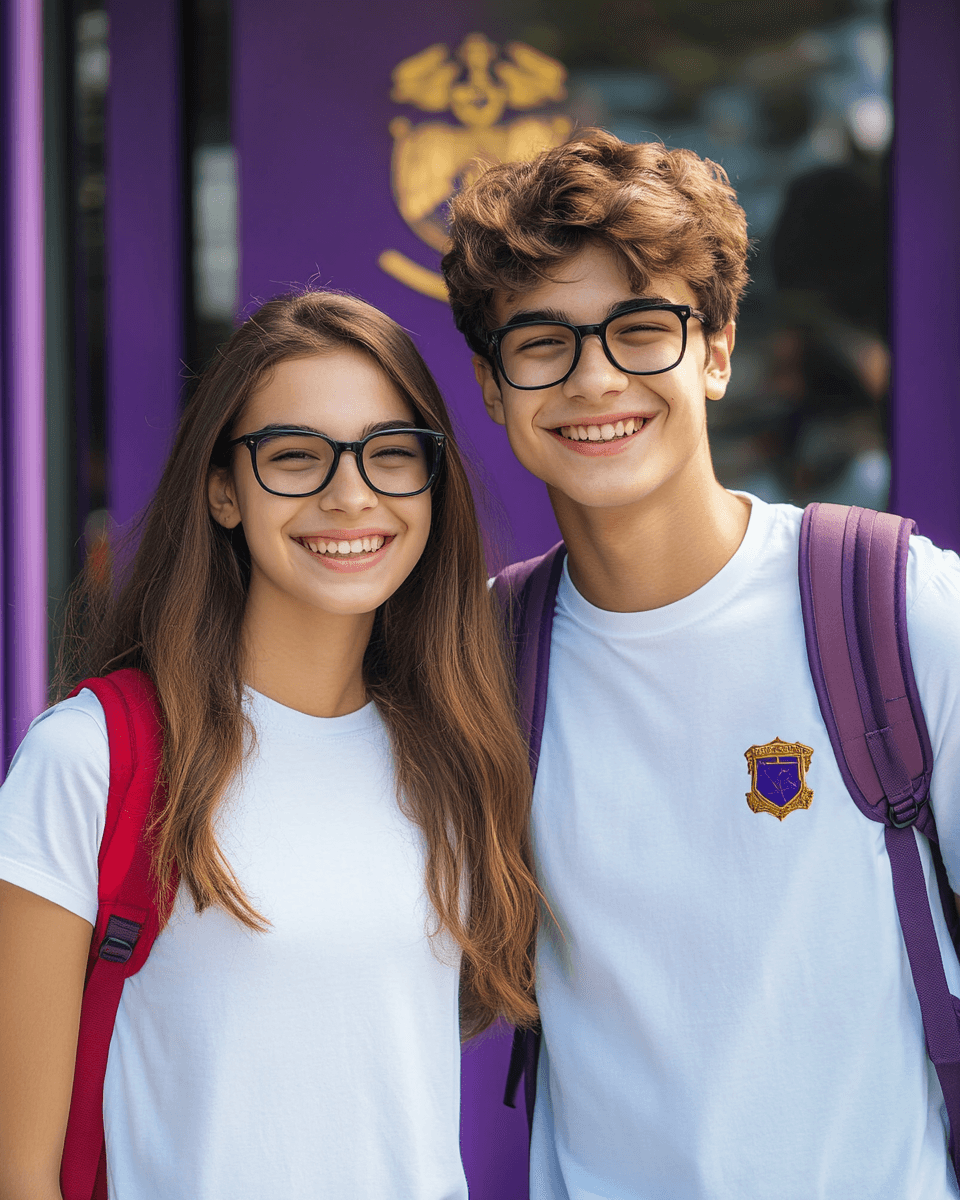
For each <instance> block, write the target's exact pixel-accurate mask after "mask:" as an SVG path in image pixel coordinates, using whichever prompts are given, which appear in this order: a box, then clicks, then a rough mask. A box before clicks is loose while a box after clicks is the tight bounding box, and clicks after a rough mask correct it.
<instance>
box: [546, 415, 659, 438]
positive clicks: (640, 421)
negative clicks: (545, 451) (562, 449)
mask: <svg viewBox="0 0 960 1200" xmlns="http://www.w3.org/2000/svg"><path fill="white" fill-rule="evenodd" d="M644 424H645V419H644V418H643V417H629V418H628V419H627V420H626V421H617V423H616V424H614V423H613V422H611V421H607V422H606V424H604V425H561V426H560V429H559V433H560V435H561V437H565V438H567V439H569V440H570V441H571V442H612V441H614V440H615V439H617V438H622V437H629V436H630V435H631V434H632V433H635V432H636V431H637V430H639V429H642V428H643V426H644Z"/></svg>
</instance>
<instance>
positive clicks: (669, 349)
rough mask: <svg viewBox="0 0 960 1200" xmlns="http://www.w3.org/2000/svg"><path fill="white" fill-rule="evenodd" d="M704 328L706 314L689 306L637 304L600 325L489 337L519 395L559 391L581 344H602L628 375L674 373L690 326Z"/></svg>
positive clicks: (506, 331) (516, 328) (506, 330)
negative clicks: (694, 321)
mask: <svg viewBox="0 0 960 1200" xmlns="http://www.w3.org/2000/svg"><path fill="white" fill-rule="evenodd" d="M691 317H695V318H696V319H697V320H698V321H699V322H700V324H701V325H705V324H706V322H707V317H706V314H705V313H702V312H700V311H699V310H698V309H696V308H691V307H690V305H689V304H664V303H659V302H657V301H651V300H638V301H637V303H636V304H631V305H630V307H629V308H623V309H621V310H620V311H619V312H617V313H614V314H613V316H612V317H607V319H606V320H605V321H600V322H599V323H598V324H596V325H571V324H570V323H569V322H567V321H520V322H518V323H517V324H515V325H503V326H501V328H500V329H494V330H493V332H492V333H490V334H488V344H489V346H490V349H491V351H492V352H493V354H494V357H495V360H496V364H497V367H498V369H499V371H500V373H501V375H503V377H504V379H506V381H507V383H509V384H510V386H511V387H513V388H518V389H519V390H520V391H526V392H532V391H536V390H537V389H538V388H548V387H556V385H557V384H559V383H564V382H565V381H566V380H567V379H569V378H570V376H571V375H572V374H573V372H574V371H575V370H576V367H577V363H578V362H579V361H580V354H581V351H582V350H583V339H584V338H585V337H590V336H591V335H592V334H596V336H597V337H598V338H599V339H600V344H601V346H603V352H604V354H606V356H607V358H608V359H609V360H610V362H611V363H613V365H614V366H615V367H616V368H617V369H618V370H620V371H624V372H626V374H628V375H660V374H662V373H663V372H664V371H672V370H673V368H674V367H676V366H677V365H678V364H679V363H680V361H681V359H682V358H683V355H684V351H685V350H686V348H687V322H688V321H689V320H690V318H691Z"/></svg>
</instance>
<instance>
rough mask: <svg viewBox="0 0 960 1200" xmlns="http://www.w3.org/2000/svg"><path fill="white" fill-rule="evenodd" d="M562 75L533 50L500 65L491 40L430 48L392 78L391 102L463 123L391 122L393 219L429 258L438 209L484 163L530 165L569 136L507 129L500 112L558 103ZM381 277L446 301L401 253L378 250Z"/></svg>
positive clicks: (518, 50) (531, 127) (437, 243)
mask: <svg viewBox="0 0 960 1200" xmlns="http://www.w3.org/2000/svg"><path fill="white" fill-rule="evenodd" d="M565 79H566V71H565V69H564V67H563V66H562V65H561V64H560V63H558V62H557V61H556V59H553V58H550V57H549V56H548V55H546V54H541V52H540V51H539V50H534V48H533V47H532V46H526V45H524V44H523V43H522V42H510V43H509V44H508V45H507V46H506V47H504V53H503V55H500V53H499V49H498V47H497V46H495V45H494V44H493V43H492V42H491V41H489V39H487V38H486V37H484V36H483V34H480V33H471V34H470V35H469V36H468V37H467V38H465V39H464V41H463V42H462V44H461V45H460V46H459V48H458V49H457V52H456V55H455V56H454V55H451V53H450V50H449V48H448V47H447V46H445V45H442V44H437V45H435V46H428V47H427V49H426V50H421V51H420V53H419V54H414V55H413V56H412V57H410V58H406V59H404V60H403V62H401V63H399V64H398V66H397V67H395V68H394V71H393V90H392V92H391V99H393V100H395V101H396V102H397V103H398V104H410V105H413V106H414V107H416V108H419V109H421V110H422V111H423V112H433V113H440V112H450V113H452V114H453V116H454V117H455V118H456V119H457V121H458V122H460V123H459V124H457V125H452V124H449V123H448V122H445V121H424V122H422V123H421V124H414V123H413V122H412V121H410V120H409V119H408V118H407V117H395V118H394V119H393V120H392V121H391V122H390V133H391V135H392V137H393V159H392V164H391V181H392V186H393V195H394V199H395V200H396V204H397V209H398V210H399V212H400V215H401V216H402V217H403V219H404V221H406V223H407V224H408V225H409V226H410V228H411V229H412V230H413V232H414V233H415V234H416V235H417V237H419V238H420V239H421V240H422V241H423V242H425V243H426V244H427V245H428V246H430V247H431V249H433V250H437V251H439V252H441V253H443V252H444V251H445V250H446V247H447V232H446V226H445V221H444V212H443V209H444V206H445V205H446V203H447V201H448V200H449V199H450V197H451V196H452V195H453V194H454V192H456V191H457V189H458V188H460V187H462V186H464V185H465V184H468V183H471V182H472V181H473V180H474V179H476V178H477V176H478V175H479V174H480V173H481V172H482V171H483V170H484V169H485V168H486V167H488V166H489V165H490V164H491V163H495V162H517V161H527V160H529V159H532V158H535V157H536V156H537V155H538V154H539V153H540V152H541V151H542V150H546V149H547V148H548V147H550V146H559V145H561V144H562V143H563V142H565V141H566V140H567V138H568V137H569V136H570V131H571V129H572V128H573V123H572V122H571V120H570V119H569V117H565V116H560V115H552V116H523V117H515V118H514V119H513V120H508V121H504V120H501V118H502V117H503V116H504V113H505V112H506V111H507V109H515V110H523V109H530V108H537V107H540V106H542V105H544V104H547V103H550V102H555V101H559V100H563V99H564V98H565V96H566V94H567V93H566V88H565V86H564V81H565ZM378 262H379V264H380V266H381V268H382V269H383V270H384V271H386V272H387V274H388V275H392V276H393V277H394V279H399V280H400V282H401V283H405V284H406V285H407V286H408V287H412V288H414V289H415V290H416V291H418V292H422V293H424V294H425V295H427V296H434V297H436V299H438V300H446V298H447V292H446V288H445V286H444V283H443V277H442V276H441V275H440V273H439V271H433V270H429V269H428V268H427V267H423V266H421V265H420V264H419V263H416V262H414V261H413V260H412V259H410V258H408V257H407V256H406V255H405V254H403V253H401V252H400V251H399V250H384V251H383V253H382V254H381V255H380V257H379V259H378Z"/></svg>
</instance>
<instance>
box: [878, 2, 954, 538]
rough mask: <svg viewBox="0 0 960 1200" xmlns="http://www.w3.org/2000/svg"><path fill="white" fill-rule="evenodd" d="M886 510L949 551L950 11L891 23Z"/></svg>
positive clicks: (914, 12) (897, 17)
mask: <svg viewBox="0 0 960 1200" xmlns="http://www.w3.org/2000/svg"><path fill="white" fill-rule="evenodd" d="M894 49H895V55H894V113H895V117H896V132H895V135H894V150H893V197H892V199H893V205H892V208H893V244H892V251H893V252H892V259H891V261H892V280H891V283H892V296H891V299H892V314H893V325H892V342H893V397H892V407H891V446H892V457H893V489H892V495H891V500H890V508H891V510H892V511H894V512H899V513H903V514H904V515H905V516H908V517H913V518H914V520H916V521H917V523H918V524H919V526H920V531H921V533H924V534H926V535H927V536H928V537H930V538H932V540H933V541H934V542H936V543H938V544H939V545H941V546H949V547H951V548H952V549H954V550H960V5H958V4H957V0H901V2H900V3H899V4H897V5H896V11H895V14H894Z"/></svg>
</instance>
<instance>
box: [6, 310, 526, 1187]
mask: <svg viewBox="0 0 960 1200" xmlns="http://www.w3.org/2000/svg"><path fill="white" fill-rule="evenodd" d="M83 611H84V619H85V620H86V621H87V630H88V632H87V635H86V637H85V639H84V641H83V644H82V646H81V648H80V649H81V654H82V662H81V663H80V671H79V673H78V674H77V675H76V678H77V679H80V678H83V677H85V676H89V675H96V674H104V673H106V672H109V671H111V670H115V669H117V668H121V667H139V668H141V669H142V670H143V671H145V672H147V674H148V675H149V676H150V677H151V678H152V680H153V681H154V683H155V684H156V687H157V691H158V694H159V699H160V704H161V709H162V713H163V724H164V750H163V767H162V775H163V779H164V781H165V786H166V802H165V807H164V810H163V813H162V818H161V821H160V825H159V828H158V831H157V839H156V857H155V870H156V873H157V876H158V878H159V879H160V880H163V879H165V878H168V877H169V873H170V870H171V867H172V866H173V864H176V866H177V867H178V868H179V873H180V880H181V883H180V886H179V890H178V892H177V895H176V902H175V905H174V907H173V911H172V915H171V916H170V919H169V921H168V922H167V924H166V926H165V928H164V929H163V931H162V932H161V934H160V936H159V937H158V939H157V941H156V943H155V945H154V948H153V951H152V953H151V955H150V957H149V959H148V960H147V963H146V965H145V966H144V967H143V969H142V970H141V971H140V972H139V973H138V974H136V975H134V976H132V977H131V978H130V979H129V980H128V981H127V983H126V985H125V988H124V991H123V997H122V1000H121V1004H120V1010H119V1014H118V1017H117V1022H116V1026H115V1029H114V1034H113V1041H112V1043H111V1048H110V1057H109V1062H108V1067H107V1076H106V1084H105V1091H104V1102H103V1106H104V1123H105V1130H106V1157H107V1170H108V1182H109V1194H110V1198H111V1200H172V1198H173V1197H187V1196H189V1197H190V1198H191V1200H225V1198H227V1197H229V1198H230V1200H245V1198H249V1200H266V1198H268V1197H270V1198H272V1197H283V1200H322V1198H325V1197H329V1198H331V1200H334V1198H335V1200H387V1198H389V1200H462V1198H464V1197H466V1194H467V1193H466V1184H465V1181H464V1176H463V1169H462V1166H461V1162H460V1154H459V1147H458V1114H459V1062H460V1043H461V1036H470V1035H473V1034H475V1033H477V1032H479V1031H480V1030H482V1029H484V1028H485V1027H486V1026H487V1025H488V1024H489V1023H490V1022H491V1021H492V1020H493V1019H494V1018H495V1017H497V1016H498V1015H503V1016H505V1017H507V1019H509V1020H516V1021H521V1022H530V1021H531V1020H533V1019H534V1018H535V1011H536V1010H535V1007H534V1005H533V1001H532V999H531V997H532V980H531V968H530V965H529V963H528V960H527V950H528V947H529V945H530V939H531V935H532V931H533V928H534V924H535V919H536V911H537V892H536V885H535V883H534V881H533V878H532V876H531V873H530V870H529V867H528V847H527V844H526V832H525V831H526V823H527V809H528V802H529V790H530V783H529V775H528V771H527V767H526V750H525V747H524V745H523V742H522V740H521V738H520V736H519V734H518V732H517V729H516V727H515V723H514V713H513V706H512V702H511V700H510V699H509V697H510V689H509V685H508V675H507V671H506V668H505V666H504V662H503V660H502V657H501V651H500V649H499V642H498V631H497V628H496V623H495V618H494V615H493V613H492V611H491V607H490V602H489V597H488V593H487V588H486V582H485V571H484V562H483V555H482V552H481V544H480V537H479V532H478V526H477V521H476V516H475V513H474V508H473V503H472V500H471V496H470V491H469V487H468V483H467V478H466V475H465V473H464V468H463V465H462V463H461V460H460V457H459V455H458V453H457V448H456V445H455V444H454V441H453V437H452V433H451V427H450V420H449V417H448V415H447V412H446V409H445V407H444V404H443V400H442V399H441V396H440V394H439V392H438V390H437V387H436V385H435V383H434V381H433V379H432V378H431V376H430V374H429V372H428V371H427V369H426V366H425V365H424V363H423V361H422V359H421V358H420V356H419V354H418V353H417V351H416V350H415V348H414V346H413V344H412V342H411V341H410V339H409V338H408V337H407V336H406V334H405V333H404V332H403V331H402V330H401V329H400V328H399V327H398V326H397V325H396V324H395V323H394V322H393V321H391V320H390V319H389V318H387V317H386V316H384V315H383V314H382V313H380V312H378V311H377V310H376V309H374V308H371V307H370V306H369V305H367V304H364V303H362V302H361V301H359V300H355V299H352V298H349V297H346V296H341V295H335V294H328V293H321V292H308V293H306V294H302V295H294V296H288V297H284V298H281V299H278V300H273V301H270V302H269V303H268V304H265V305H264V306H263V307H262V308H261V309H260V310H259V311H258V312H257V313H256V314H255V316H253V317H252V318H251V319H250V320H248V321H247V322H246V323H245V324H244V325H243V326H241V327H240V328H239V329H238V330H237V332H236V333H235V334H234V335H233V337H232V338H231V339H230V340H229V341H228V342H227V344H226V345H225V346H224V347H223V349H222V350H221V351H220V353H219V354H218V355H217V357H216V359H215V361H214V363H213V365H212V366H211V367H210V368H209V370H208V371H207V372H206V373H205V375H204V376H203V378H202V380H201V382H200V385H199V387H198V390H197V392H196V395H195V397H194V399H193V400H192V402H191V404H190V406H189V408H188V410H187V412H186V414H185V416H184V418H183V421H182V424H181V427H180V430H179V434H178V436H177V439H176V444H175V446H174V449H173V452H172V454H171V456H170V460H169V462H168V464H167V467H166V470H165V472H164V475H163V478H162V480H161V483H160V486H159V488H158V490H157V493H156V496H155V497H154V500H153V502H152V504H151V506H150V509H149V512H148V515H147V518H146V522H145V526H144V531H143V536H142V539H141V541H140V544H139V548H138V550H137V553H136V555H135V557H134V559H133V562H132V566H131V569H130V571H129V573H128V575H127V578H126V581H125V582H124V583H123V585H122V587H120V588H119V590H118V591H117V593H116V598H115V600H112V601H110V602H109V605H108V607H107V608H106V610H105V611H104V612H103V613H102V614H101V617H100V619H95V618H96V615H97V612H98V611H99V610H98V601H97V593H96V590H95V589H91V588H90V587H88V588H87V593H86V597H85V599H84V601H83ZM108 772H109V753H108V745H107V739H106V726H105V722H104V716H103V710H102V709H101V708H100V705H99V703H98V701H97V700H96V698H95V697H94V696H93V694H92V693H91V692H89V691H81V692H80V693H79V694H78V695H77V696H76V697H75V698H73V699H68V700H64V701H62V702H61V703H59V704H57V705H55V706H54V707H53V708H51V709H49V710H48V711H47V712H45V713H44V714H43V715H42V716H41V717H39V718H38V719H37V720H36V721H35V722H34V724H33V726H32V727H31V730H30V732H29V733H28V734H27V736H26V738H25V740H24V742H23V744H22V746H21V748H20V750H19V752H18V754H17V757H16V758H15V760H14V763H13V766H12V767H11V770H10V773H9V776H8V778H7V781H6V783H5V784H4V786H3V788H2V790H0V881H3V882H0V1200H58V1198H59V1197H60V1189H59V1183H58V1176H59V1164H60V1155H61V1151H62V1146H63V1138H64V1130H65V1125H66V1121H67V1114H68V1109H69V1102H70V1095H71V1086H72V1077H73V1064H74V1057H75V1051H76V1040H77V1025H78V1014H79V1010H80V1001H81V991H82V987H83V979H84V967H85V962H86V957H87V953H88V949H89V945H90V938H91V928H92V923H93V921H94V920H95V918H96V913H97V851H98V845H99V840H100V836H101V833H102V828H103V821H104V813H105V807H106V800H107V789H108Z"/></svg>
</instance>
